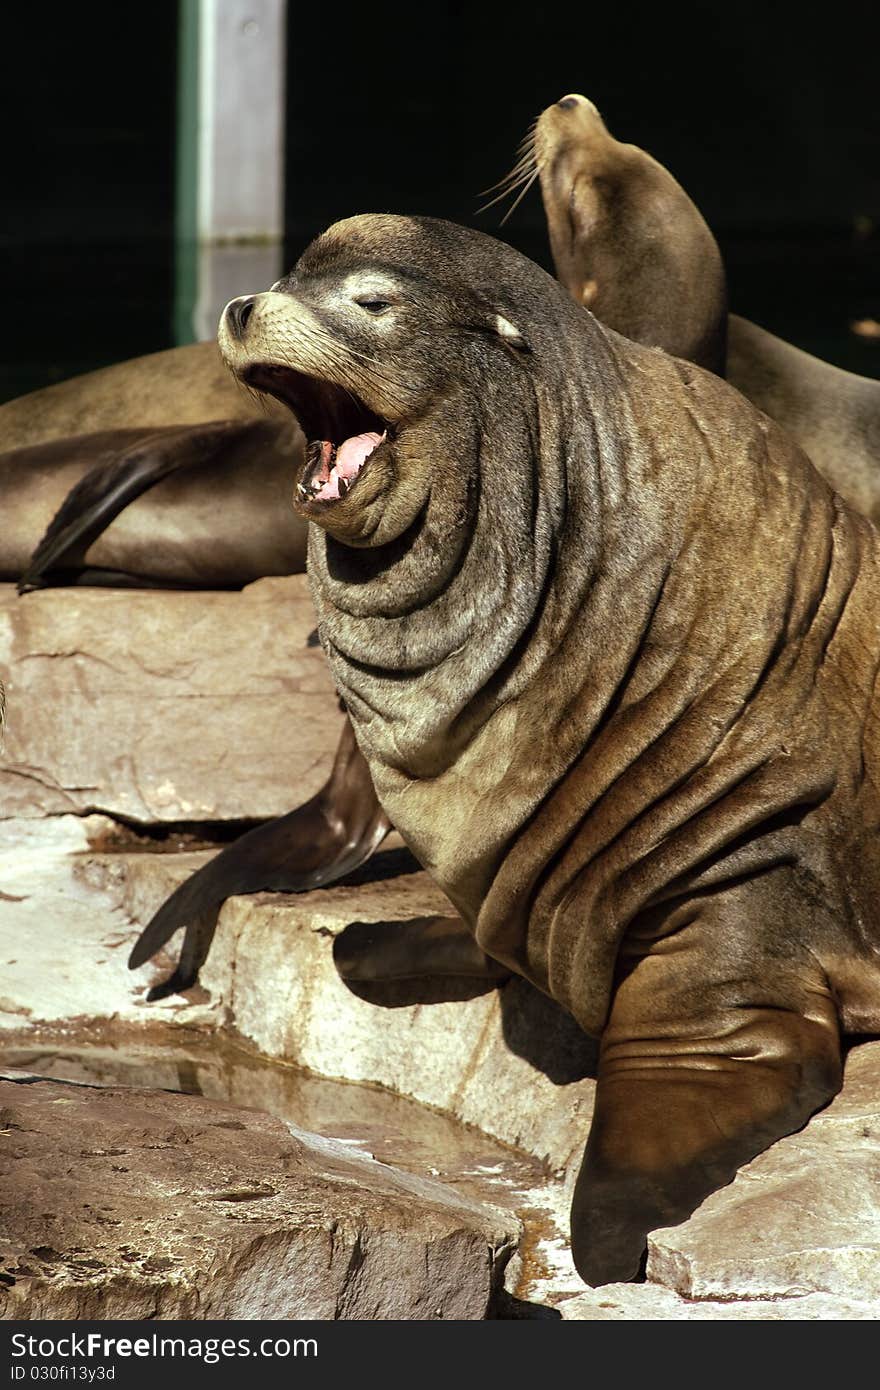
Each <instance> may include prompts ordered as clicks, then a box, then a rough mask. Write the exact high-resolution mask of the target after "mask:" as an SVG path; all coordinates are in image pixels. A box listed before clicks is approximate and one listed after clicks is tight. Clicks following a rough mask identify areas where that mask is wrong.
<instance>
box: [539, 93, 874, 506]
mask: <svg viewBox="0 0 880 1390" xmlns="http://www.w3.org/2000/svg"><path fill="white" fill-rule="evenodd" d="M566 100H567V102H568V104H567V105H562V104H561V103H559V102H556V103H554V104H553V105H552V106H549V107H547V109H546V110H545V111H543V112H542V113H541V116H540V117H539V119H538V121H537V124H536V127H535V129H534V136H533V143H534V167H535V168H536V169H537V170H538V172H539V174H540V179H541V192H542V195H543V199H544V208H545V211H546V214H547V228H548V232H549V235H550V245H551V249H552V252H553V259H554V262H555V265H556V272H557V275H558V276H559V278H560V280H561V281H562V282H563V284H564V285H565V286H566V288H567V289H568V290H569V292H570V293H571V295H572V297H573V298H574V299H575V300H576V301H577V302H578V303H583V304H584V305H585V306H586V307H588V308H589V309H590V310H591V311H592V312H593V313H595V314H596V315H597V317H598V318H600V319H601V320H602V322H603V323H606V324H608V325H609V327H611V328H613V329H615V330H616V331H617V332H618V333H623V334H624V335H625V336H626V337H627V338H632V339H634V340H635V341H636V342H640V343H646V344H649V345H655V346H658V347H663V348H665V349H666V351H667V352H670V353H673V354H674V355H675V356H676V357H684V358H687V359H689V360H690V361H692V362H697V363H698V364H699V365H701V366H705V367H708V368H709V369H710V370H711V371H714V372H717V373H718V374H719V375H721V376H724V375H726V376H727V379H728V380H729V381H730V382H731V384H732V385H733V386H735V387H736V388H737V390H739V391H742V393H743V394H744V395H745V396H747V397H748V399H749V400H750V401H752V402H753V403H754V404H755V405H756V406H757V407H758V409H759V410H763V411H764V412H765V413H766V414H767V415H769V416H770V417H771V419H773V420H775V421H776V422H777V423H778V424H780V425H781V426H782V427H783V429H785V430H786V431H787V432H788V433H789V434H790V435H791V436H792V437H793V438H794V439H795V440H796V441H797V442H798V443H799V444H800V445H801V447H802V448H803V449H804V450H805V452H806V453H807V454H809V456H810V458H811V460H812V461H813V463H814V464H815V466H816V467H817V468H818V469H819V470H820V472H822V473H823V474H824V475H825V477H826V478H827V479H828V481H829V482H830V483H831V486H832V487H833V488H834V489H835V490H836V491H837V492H839V493H840V494H841V496H843V497H845V498H846V500H847V501H848V502H850V503H851V504H852V505H853V506H854V507H857V508H858V509H859V510H860V511H863V512H865V514H866V515H867V516H870V517H872V518H873V520H875V521H880V382H877V381H871V380H869V379H867V378H865V377H860V376H856V375H855V374H854V373H852V372H844V371H841V370H840V369H839V368H838V367H833V366H831V365H830V364H829V363H828V362H822V361H820V360H819V359H818V358H816V357H812V356H810V355H809V353H805V352H802V351H800V349H798V348H796V347H794V346H793V345H792V344H791V343H786V342H784V341H783V340H782V339H781V338H776V337H774V336H773V334H772V333H768V332H767V331H766V330H765V329H763V328H759V327H758V325H757V324H754V323H750V322H749V321H748V320H747V319H743V318H740V317H739V316H738V315H736V314H728V312H727V294H726V288H725V277H724V268H723V264H722V260H721V253H720V251H719V249H718V245H717V243H716V241H715V238H714V237H713V235H712V233H711V231H710V230H709V228H708V226H707V225H706V222H705V221H704V219H703V217H702V216H701V214H700V212H699V210H698V209H697V208H696V207H695V206H694V204H693V202H692V201H691V199H690V198H689V197H688V195H687V194H686V193H685V191H684V189H683V188H682V187H681V186H680V184H678V183H677V182H676V181H675V179H674V178H673V177H672V175H671V174H670V173H669V171H668V170H667V169H665V168H664V167H663V165H662V164H659V163H658V162H657V161H656V160H655V159H652V157H651V156H650V155H649V154H647V153H646V151H645V150H641V149H639V148H638V147H637V146H636V145H626V144H622V143H621V142H620V141H619V140H616V139H615V138H614V136H613V135H611V134H610V132H609V131H608V129H607V128H606V126H605V124H604V122H603V121H602V118H601V116H600V115H599V112H598V111H597V110H596V108H595V106H594V105H593V104H592V102H590V101H588V100H587V99H586V97H577V98H567V99H566ZM725 342H726V343H727V351H726V352H725Z"/></svg>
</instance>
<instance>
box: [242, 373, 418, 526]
mask: <svg viewBox="0 0 880 1390" xmlns="http://www.w3.org/2000/svg"><path fill="white" fill-rule="evenodd" d="M245 380H246V381H247V383H248V385H250V386H255V387H257V389H258V390H260V391H265V392H267V394H269V395H271V396H274V397H275V398H276V400H279V401H282V402H283V403H284V404H285V405H286V406H288V407H289V409H290V410H291V411H292V412H293V414H294V415H295V416H296V418H297V420H298V421H299V424H300V428H301V429H302V431H303V434H304V435H305V437H306V440H307V442H308V447H307V449H306V461H305V467H304V468H303V471H302V476H301V477H300V479H299V481H298V483H297V492H298V494H299V498H300V501H301V502H304V503H305V502H339V501H341V500H342V499H343V498H344V497H346V496H347V495H348V493H349V492H350V491H351V489H352V487H354V485H355V483H356V482H357V480H358V478H359V477H360V475H361V473H362V472H363V470H364V468H365V466H366V464H367V462H368V461H369V459H371V458H372V456H373V454H374V453H375V452H376V450H377V449H378V448H379V447H380V446H381V445H382V444H384V443H385V442H386V440H391V439H393V438H394V434H395V431H394V426H393V425H392V424H391V422H390V421H388V420H383V419H382V417H381V416H379V415H376V414H375V412H374V411H372V410H370V409H369V407H368V406H366V405H364V403H363V401H361V400H359V399H358V397H357V396H356V395H354V393H353V392H351V391H347V390H345V389H344V388H343V387H341V386H336V385H335V384H334V383H333V382H329V381H319V380H318V379H317V378H316V377H311V376H306V375H305V373H303V372H297V371H294V370H293V368H292V367H279V366H270V365H268V364H264V363H257V364H254V365H253V366H251V367H249V368H248V369H247V371H246V373H245Z"/></svg>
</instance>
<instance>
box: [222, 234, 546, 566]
mask: <svg viewBox="0 0 880 1390" xmlns="http://www.w3.org/2000/svg"><path fill="white" fill-rule="evenodd" d="M536 276H537V277H539V278H540V280H541V281H542V282H545V283H543V284H542V285H541V286H540V288H538V287H536V286H535V284H534V279H535V277H536ZM547 286H550V287H551V292H555V291H556V290H558V287H556V286H554V282H553V281H552V280H550V278H549V277H548V276H546V275H545V274H544V272H542V271H540V270H539V269H538V268H537V267H535V266H532V264H531V263H530V262H527V261H526V260H525V259H524V258H523V257H520V256H518V255H517V253H515V252H513V251H511V250H510V248H508V247H504V246H503V245H501V244H500V243H497V242H494V241H492V240H491V239H490V238H488V237H485V236H482V235H481V234H479V233H476V232H469V231H468V230H467V229H466V228H463V227H457V226H454V225H453V224H451V223H444V222H440V221H437V220H435V219H429V218H406V217H393V216H386V215H370V216H361V217H352V218H349V219H347V220H346V221H343V222H339V223H337V224H336V225H334V226H332V227H331V228H330V229H329V230H328V231H326V232H325V233H324V234H323V235H322V236H320V237H319V238H318V239H317V240H316V241H315V242H313V243H312V245H311V246H310V247H309V248H308V249H307V250H306V252H305V253H304V255H303V256H302V258H301V259H300V261H299V262H298V264H297V265H296V266H295V268H294V269H293V270H292V271H291V272H290V274H289V275H287V276H286V277H285V278H284V279H283V280H280V281H279V282H278V283H277V284H276V285H275V286H273V288H272V289H271V290H269V291H268V292H267V293H265V294H258V295H255V296H249V297H246V298H241V299H238V300H233V301H232V303H231V304H229V305H228V306H227V308H226V309H225V311H224V313H223V317H222V319H221V324H220V333H219V341H220V347H221V351H222V353H223V355H224V357H225V359H226V362H227V364H228V365H229V366H230V367H231V369H232V370H233V372H234V373H235V374H236V375H237V376H238V377H239V378H240V379H241V380H242V381H243V382H245V383H246V384H247V385H249V386H252V387H256V388H257V389H258V390H261V391H265V392H268V393H269V394H271V395H272V396H275V397H277V398H278V399H280V400H282V401H284V402H285V403H286V404H287V405H288V406H289V407H290V408H291V409H292V410H293V412H294V413H295V414H296V416H297V418H298V419H299V421H300V424H301V425H302V427H303V430H304V432H305V434H306V438H307V440H308V441H309V447H308V449H307V454H306V461H305V465H304V468H303V470H302V473H301V476H300V477H299V479H298V480H297V485H296V496H295V504H296V506H297V508H298V510H299V511H300V512H301V513H302V514H303V515H304V516H306V517H307V518H308V519H309V520H310V521H313V522H315V523H316V524H317V525H319V526H321V527H323V528H324V529H325V530H326V531H327V532H329V533H330V534H331V535H332V536H334V537H336V538H337V539H338V540H340V541H342V542H344V543H345V544H346V545H349V546H355V547H378V546H383V545H385V544H388V543H389V542H391V541H394V540H396V539H397V538H398V537H400V536H401V535H402V534H403V533H404V532H406V530H407V528H409V527H411V526H412V525H413V524H414V523H415V522H416V521H417V519H418V518H419V516H420V515H421V513H422V512H423V510H424V508H425V505H426V503H427V500H428V496H429V494H430V493H432V492H433V493H434V494H435V497H436V495H437V493H438V491H439V492H443V493H445V495H446V498H447V502H448V508H447V510H448V511H449V514H450V518H451V516H452V515H453V514H454V513H455V512H456V511H460V510H461V507H462V506H463V505H464V504H465V494H466V493H467V492H469V491H472V488H473V481H474V480H473V468H472V460H471V463H470V464H468V465H465V464H463V462H462V461H463V460H464V459H465V458H467V457H469V456H470V455H472V453H473V448H472V445H473V440H474V437H475V431H476V432H477V433H480V421H479V417H480V415H481V402H482V397H483V396H484V395H485V389H486V383H487V382H488V381H490V380H491V381H492V382H494V383H496V384H498V382H499V381H500V378H502V377H504V376H505V375H507V376H510V375H513V376H517V375H518V374H520V373H521V372H522V369H523V364H524V363H525V362H526V361H527V360H528V359H529V356H530V351H531V347H530V343H531V334H532V333H533V332H534V330H535V327H536V325H535V323H534V318H535V315H536V313H537V312H538V305H539V304H540V303H541V302H542V301H541V290H543V291H544V293H545V294H546V289H547ZM556 297H557V298H558V300H559V302H560V304H562V303H563V301H564V296H562V295H558V294H557V296H556ZM524 315H525V317H523V316H524ZM565 316H566V311H564V310H563V317H565ZM544 318H546V311H544V313H543V315H542V322H543V319H544ZM526 320H528V322H526ZM438 441H442V447H443V451H444V453H445V459H444V460H443V462H442V464H441V461H440V460H439V459H438V456H437V455H438ZM438 473H443V474H445V475H446V476H445V481H444V480H443V479H442V478H438Z"/></svg>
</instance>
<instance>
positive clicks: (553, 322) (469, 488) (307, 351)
mask: <svg viewBox="0 0 880 1390" xmlns="http://www.w3.org/2000/svg"><path fill="white" fill-rule="evenodd" d="M220 341H221V346H222V348H223V351H224V354H225V355H226V356H227V358H228V360H229V362H230V365H231V366H232V367H233V369H234V370H235V371H236V373H237V374H238V375H239V376H240V377H241V379H242V380H245V381H246V382H248V383H249V384H250V385H252V386H255V387H257V388H258V389H262V390H266V391H269V392H271V393H272V394H273V395H275V396H276V397H277V398H279V399H281V400H282V401H284V402H285V403H287V404H288V405H289V406H290V407H291V408H292V409H294V410H295V411H296V413H297V415H298V417H299V419H300V421H301V423H302V424H303V427H304V429H305V431H306V435H307V437H308V439H309V440H310V441H311V442H310V445H309V448H308V451H307V455H306V462H305V465H304V468H303V471H302V474H301V477H300V490H299V497H300V501H299V504H298V505H299V507H300V510H301V511H302V513H303V515H304V516H307V517H308V518H309V520H310V521H312V522H314V523H315V524H314V526H313V527H312V528H311V532H310V540H309V547H310V548H309V573H310V576H311V581H312V587H313V593H314V597H315V603H316V607H317V611H318V614H319V619H320V634H321V640H322V644H323V646H324V648H325V651H326V653H327V657H328V660H329V661H330V664H331V667H332V670H333V672H334V675H335V678H336V680H337V683H338V685H339V688H340V690H341V691H342V693H343V695H344V698H345V700H346V702H347V705H348V708H349V710H350V712H351V715H352V718H353V722H354V726H355V729H356V731H357V738H358V742H359V744H360V747H361V750H362V752H363V753H364V755H365V757H366V759H367V762H368V765H369V768H370V772H371V774H372V777H373V780H374V783H375V785H376V787H377V789H378V792H379V797H380V800H381V802H382V805H383V807H384V809H385V811H386V812H387V814H388V815H389V817H390V818H391V819H392V820H393V822H394V824H395V825H396V826H397V827H398V828H399V829H400V830H401V832H402V834H403V835H404V837H405V839H406V840H407V842H408V843H409V845H410V847H411V848H412V849H413V851H414V852H415V854H416V855H417V857H418V858H419V859H420V861H421V862H422V863H423V864H424V865H425V866H426V867H427V868H428V869H429V870H430V872H431V873H432V875H433V876H434V877H435V879H436V880H437V882H438V883H439V884H440V885H441V886H442V887H443V889H444V890H445V891H446V893H447V894H448V895H449V897H450V898H451V899H452V901H453V902H454V903H456V904H457V905H458V907H459V909H460V911H461V913H462V917H463V920H464V923H465V925H466V927H467V928H469V929H470V930H471V931H472V933H473V935H474V936H475V939H476V944H477V946H478V947H479V949H480V950H481V951H484V952H485V953H486V955H487V956H488V957H490V958H491V959H492V961H496V962H500V963H501V964H502V965H504V966H506V967H507V968H508V969H510V970H513V971H516V972H517V973H519V974H521V975H523V976H525V977H526V978H527V979H529V980H531V981H532V982H533V983H534V984H535V985H537V986H538V987H539V988H541V989H543V990H545V991H546V992H547V993H549V994H550V995H551V996H552V997H553V998H555V999H556V1000H558V1001H559V1002H560V1003H561V1004H563V1005H564V1006H565V1007H566V1008H567V1009H569V1010H570V1012H571V1013H572V1014H573V1015H574V1017H575V1018H576V1019H577V1020H578V1021H579V1023H580V1024H581V1025H582V1026H583V1027H584V1028H585V1029H586V1030H587V1031H588V1032H592V1033H596V1034H600V1035H601V1039H602V1041H601V1052H600V1062H599V1075H598V1090H597V1098H596V1112H595V1118H594V1121H593V1124H592V1127H591V1130H590V1135H589V1140H588V1143H587V1148H586V1152H585V1156H584V1161H583V1166H582V1171H581V1174H580V1178H579V1180H578V1184H577V1188H576V1192H575V1197H574V1204H573V1208H572V1244H573V1251H574V1256H575V1261H576V1264H577V1266H578V1269H579V1270H580V1272H581V1273H582V1275H583V1276H584V1278H585V1279H586V1280H587V1281H588V1282H591V1283H601V1282H606V1281H609V1280H615V1279H621V1278H628V1277H631V1276H632V1275H634V1274H635V1273H636V1271H637V1269H638V1267H639V1263H640V1259H641V1256H642V1252H643V1249H644V1244H645V1237H646V1233H647V1231H649V1230H650V1229H652V1228H653V1227H655V1226H658V1225H666V1224H669V1223H674V1222H677V1221H680V1220H682V1219H683V1218H684V1217H686V1216H687V1215H688V1214H689V1213H690V1212H691V1211H692V1210H693V1209H694V1208H695V1206H696V1205H697V1204H698V1203H699V1202H700V1201H701V1200H702V1199H703V1198H704V1197H705V1196H706V1195H707V1194H708V1193H709V1192H710V1191H712V1190H713V1189H714V1188H715V1187H717V1186H718V1185H719V1184H721V1183H724V1182H726V1181H729V1180H730V1178H731V1177H732V1176H733V1173H734V1171H735V1170H736V1168H737V1167H738V1166H739V1165H740V1164H741V1163H743V1162H745V1161H747V1160H748V1159H749V1158H751V1157H752V1156H754V1155H755V1154H756V1153H757V1152H759V1151H760V1150H761V1149H763V1148H764V1147H766V1146H767V1145H768V1144H769V1143H771V1142H772V1141H773V1140H774V1139H775V1138H777V1137H779V1136H781V1135H783V1134H786V1133H788V1132H790V1131H791V1130H793V1129H795V1128H797V1127H798V1126H800V1125H801V1124H803V1123H804V1122H805V1120H806V1119H807V1117H808V1116H809V1115H810V1114H811V1113H812V1112H813V1111H814V1110H815V1109H816V1108H817V1107H818V1106H820V1105H822V1104H823V1103H824V1102H826V1101H827V1100H828V1099H829V1098H830V1097H831V1095H832V1094H833V1093H834V1092H835V1091H836V1090H837V1088H838V1086H839V1084H840V1074H841V1063H840V1049H839V1037H838V1034H839V1027H840V1025H841V1024H843V1025H844V1026H847V1027H850V1028H859V1029H864V1028H876V1027H877V1026H878V1024H880V971H878V969H877V958H876V950H877V946H878V939H880V838H878V830H877V827H878V825H880V792H878V787H880V697H878V695H877V681H876V676H877V671H878V668H880V634H878V630H877V624H876V613H877V611H878V605H880V536H878V533H877V531H876V530H875V529H874V527H873V526H872V525H871V523H870V522H869V521H867V519H866V518H864V517H863V516H861V515H859V514H858V513H856V512H854V511H851V510H850V509H849V508H848V507H847V506H846V504H845V503H844V502H842V500H841V499H840V498H839V497H837V496H836V495H835V494H834V493H832V491H831V490H830V488H829V487H828V486H827V484H826V483H825V482H824V481H823V480H822V479H821V478H820V476H819V474H818V473H817V472H816V471H815V469H814V468H813V467H812V465H811V464H810V462H809V460H808V459H807V458H806V457H805V456H804V455H803V454H802V453H801V452H800V451H799V450H798V448H797V447H796V446H795V445H794V444H793V443H792V442H791V441H790V440H789V439H788V438H787V437H786V436H785V435H784V434H783V433H782V432H781V431H780V430H779V429H777V427H776V426H775V425H773V423H772V422H771V421H769V420H768V419H767V418H766V417H764V416H763V415H761V414H760V413H759V412H757V411H755V410H754V409H753V408H752V407H751V406H750V405H749V404H748V403H747V402H746V401H745V400H744V399H743V398H742V397H741V396H740V395H738V394H737V393H736V392H734V391H732V390H731V389H730V388H729V387H728V386H726V385H725V384H724V383H723V382H721V381H720V380H718V379H717V378H716V377H714V376H711V375H710V374H708V373H706V372H703V371H701V370H700V369H699V368H696V367H692V366H690V365H685V364H684V363H682V362H680V361H678V360H676V359H674V358H671V357H668V356H665V355H661V354H658V353H656V352H652V351H650V350H648V349H646V348H643V347H640V346H638V345H636V344H633V343H631V342H629V341H628V340H626V339H624V338H622V337H620V336H618V335H617V334H615V333H613V332H612V331H610V330H608V329H607V328H604V327H603V326H602V325H600V324H599V323H598V321H597V320H596V319H595V318H593V317H592V316H591V315H587V314H583V313H582V312H581V311H580V310H579V309H578V308H577V307H576V306H575V305H574V304H573V303H572V301H571V299H570V298H569V297H568V295H567V293H566V292H565V291H564V290H563V289H562V287H561V286H560V285H559V284H558V283H557V282H555V281H553V280H552V279H550V277H549V276H547V275H546V274H545V273H544V272H543V271H541V270H540V269H539V268H538V267H537V266H535V265H533V264H532V263H530V262H529V261H527V260H525V259H524V258H523V257H522V256H520V255H519V254H518V253H516V252H514V251H513V250H511V249H510V248H509V247H506V246H504V245H502V244H501V243H498V242H495V241H493V240H491V239H490V238H487V237H484V236H482V235H480V234H479V233H476V232H472V231H469V230H466V229H464V228H460V227H456V226H453V225H451V224H448V223H441V222H437V221H433V220H431V219H421V218H411V219H410V218H397V217H389V216H365V217H359V218H353V219H349V220H348V221H346V222H343V223H338V224H336V225H335V226H334V227H332V228H331V229H330V230H329V231H328V232H327V233H325V234H324V235H323V236H322V237H320V238H319V239H318V240H317V241H316V242H314V243H313V244H312V246H311V247H310V248H309V249H308V250H307V251H306V253H305V254H304V256H303V257H302V258H301V260H300V261H299V263H298V265H297V267H296V268H295V270H294V272H293V273H292V274H291V275H290V276H289V277H288V278H287V279H286V280H284V281H282V282H280V285H279V286H278V287H277V290H276V291H275V292H269V293H266V294H262V295H257V296H255V297H251V298H246V299H243V300H238V301H233V303H232V304H231V305H230V306H228V308H227V310H226V313H225V315H224V319H223V322H222V325H221V335H220ZM340 479H345V481H346V482H347V488H346V489H344V490H343V489H340V487H339V481H340ZM396 945H397V943H395V949H396Z"/></svg>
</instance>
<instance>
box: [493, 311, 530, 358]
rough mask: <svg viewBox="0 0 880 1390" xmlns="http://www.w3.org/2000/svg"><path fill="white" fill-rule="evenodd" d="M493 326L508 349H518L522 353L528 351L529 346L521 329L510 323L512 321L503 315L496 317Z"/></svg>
mask: <svg viewBox="0 0 880 1390" xmlns="http://www.w3.org/2000/svg"><path fill="white" fill-rule="evenodd" d="M492 326H493V328H494V329H495V332H496V333H497V334H498V336H499V338H502V339H503V340H504V342H505V343H507V345H508V347H512V348H517V349H519V351H521V352H527V351H528V347H529V345H528V343H527V342H526V340H525V338H524V337H523V335H522V334H521V333H520V331H519V329H518V328H517V327H515V325H514V324H512V323H511V322H510V319H506V318H505V317H504V315H503V314H496V315H495V317H494V319H493V321H492Z"/></svg>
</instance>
